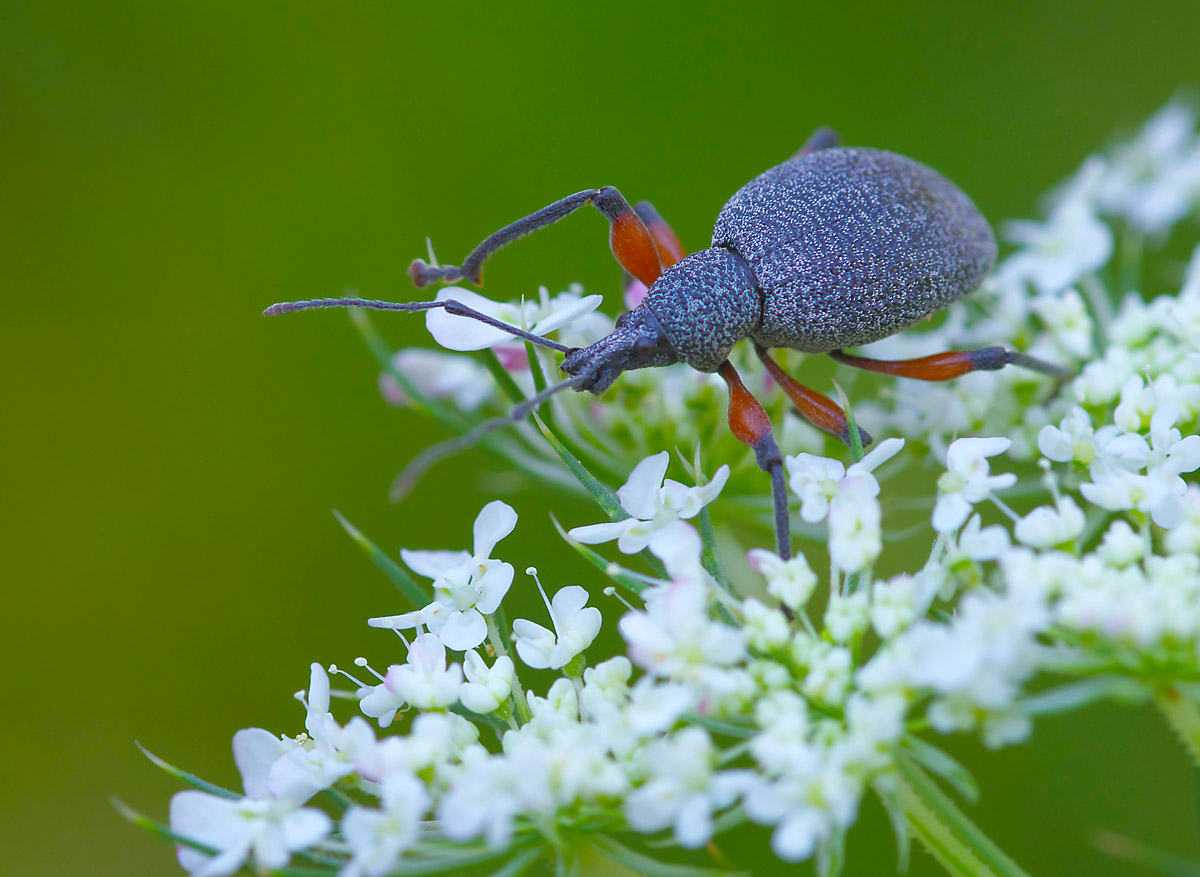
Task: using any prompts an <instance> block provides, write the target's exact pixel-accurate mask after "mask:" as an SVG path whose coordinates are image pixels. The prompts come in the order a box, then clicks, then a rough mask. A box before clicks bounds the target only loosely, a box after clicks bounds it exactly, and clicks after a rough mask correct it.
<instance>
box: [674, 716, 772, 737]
mask: <svg viewBox="0 0 1200 877" xmlns="http://www.w3.org/2000/svg"><path fill="white" fill-rule="evenodd" d="M683 721H684V722H685V723H686V724H689V725H699V726H700V727H701V728H705V729H707V730H709V731H712V732H713V733H714V734H721V735H722V736H725V737H737V738H739V739H745V738H747V737H753V736H754V734H755V733H756V732H757V730H758V729H757V728H756V727H755V726H754V725H735V724H733V723H732V722H722V721H721V720H720V719H710V718H709V717H708V716H702V715H700V714H699V713H684V714H683Z"/></svg>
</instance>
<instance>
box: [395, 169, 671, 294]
mask: <svg viewBox="0 0 1200 877" xmlns="http://www.w3.org/2000/svg"><path fill="white" fill-rule="evenodd" d="M586 204H591V205H592V206H594V207H595V208H596V209H597V210H599V211H600V212H601V213H602V214H603V215H604V216H605V218H607V219H608V221H609V223H610V225H609V234H608V242H609V246H611V247H612V252H613V255H614V256H615V257H616V259H617V261H618V262H619V263H620V264H621V267H622V268H624V269H625V270H626V271H628V272H629V273H630V274H632V275H633V276H634V277H636V278H637V279H638V280H640V281H642V283H644V284H646V285H647V286H650V285H651V284H652V283H654V281H655V280H656V279H657V278H658V275H659V274H660V273H661V272H662V265H661V264H660V263H659V257H658V250H657V249H656V248H655V246H654V238H653V237H651V234H650V231H649V230H648V229H647V228H646V224H645V223H644V222H643V221H642V219H641V218H640V217H639V216H638V215H637V213H635V212H634V210H633V208H632V207H630V206H629V202H628V201H626V200H625V196H624V195H622V194H621V193H620V192H618V191H617V190H616V189H615V188H613V187H612V186H604V187H602V188H600V189H585V190H584V191H582V192H576V193H575V194H574V195H569V196H567V197H566V198H563V199H562V200H561V201H555V202H554V203H553V204H550V205H549V206H547V207H543V208H542V209H541V210H539V211H537V212H536V213H531V214H529V215H528V216H526V217H524V218H523V219H518V220H517V221H516V222H514V223H511V224H510V225H506V226H504V228H502V229H500V230H499V231H496V232H493V233H492V234H490V235H488V236H487V238H485V239H484V241H483V243H481V244H480V245H479V246H477V247H476V248H475V249H474V250H472V251H471V253H470V255H468V256H467V258H466V259H465V260H464V261H463V263H462V267H461V268H460V267H458V266H457V265H443V266H441V267H434V266H432V265H429V264H428V263H426V262H425V260H424V259H415V260H414V261H413V263H412V264H411V265H409V267H408V276H409V277H411V278H412V279H413V283H415V284H416V285H417V286H428V285H429V284H431V283H436V282H438V281H441V282H443V283H454V282H456V281H458V280H461V279H464V278H465V279H467V280H469V281H471V283H473V284H475V285H476V286H482V285H483V263H484V262H486V261H487V259H488V257H489V256H491V255H492V254H493V253H495V252H496V251H497V250H499V249H501V248H502V247H506V246H508V245H509V244H511V243H512V242H513V241H515V240H517V238H521V237H524V236H525V235H527V234H531V233H533V232H535V231H538V230H539V229H542V228H545V227H546V226H548V225H553V224H554V223H556V222H558V221H559V220H560V219H565V218H566V217H568V216H570V215H571V214H572V213H574V212H575V211H576V210H578V209H579V208H580V207H583V206H584V205H586Z"/></svg>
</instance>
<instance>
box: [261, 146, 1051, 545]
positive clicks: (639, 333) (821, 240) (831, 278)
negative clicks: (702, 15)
mask: <svg viewBox="0 0 1200 877" xmlns="http://www.w3.org/2000/svg"><path fill="white" fill-rule="evenodd" d="M585 204H591V205H592V206H594V207H595V208H596V209H597V210H599V211H600V213H601V214H603V215H604V217H605V218H607V219H608V221H609V223H610V228H609V244H610V245H611V247H612V252H613V255H614V256H615V257H616V259H617V262H618V263H620V265H621V267H622V268H623V269H624V270H625V271H626V272H627V273H628V274H629V275H631V276H632V277H634V278H636V279H637V280H639V281H641V282H642V283H643V284H645V286H646V287H647V292H646V295H645V298H644V299H643V300H642V302H641V304H640V305H638V307H636V308H634V309H633V310H631V311H627V312H626V313H624V314H622V315H621V316H620V317H618V318H617V322H616V328H615V329H614V330H613V332H612V333H611V334H609V335H607V336H605V337H604V338H601V339H600V340H599V341H597V342H596V343H595V344H592V345H591V346H589V347H583V348H568V347H565V346H564V345H562V344H559V343H557V342H555V341H552V340H550V339H548V338H543V337H541V336H539V335H535V334H533V333H530V332H526V331H524V330H523V329H519V328H517V327H516V326H509V325H507V324H505V323H503V322H501V321H499V320H496V319H493V318H492V317H489V316H487V315H485V314H482V313H480V312H478V311H476V310H474V309H473V308H470V307H468V306H466V305H464V304H462V303H461V302H457V301H453V300H446V301H427V302H410V303H400V302H383V301H371V300H366V299H356V298H333V299H317V300H313V301H302V302H284V303H281V304H276V305H272V306H271V307H269V308H267V310H266V311H265V313H266V314H269V315H273V314H283V313H289V312H291V311H300V310H308V309H312V308H328V307H361V308H371V309H375V310H393V311H426V310H431V309H433V308H444V309H445V310H446V312H447V313H450V314H454V315H456V316H462V317H469V318H471V319H475V320H479V321H481V322H483V323H487V324H488V325H490V326H493V327H496V328H499V329H503V330H504V331H505V332H508V333H510V334H511V335H513V336H514V337H517V338H521V339H523V340H525V341H529V342H531V343H533V344H538V345H541V346H542V347H548V348H550V349H551V350H555V351H558V352H559V353H563V354H565V358H564V359H563V362H562V365H561V368H562V370H563V371H564V372H565V373H566V374H567V375H569V376H570V377H568V379H567V380H565V381H563V382H561V383H559V384H555V385H553V386H551V387H549V388H547V389H546V390H544V391H543V392H541V393H539V394H537V395H536V396H533V397H531V398H530V399H527V400H526V401H524V402H522V403H521V404H520V405H518V406H516V407H515V408H514V409H513V410H512V411H511V412H510V413H509V414H508V415H507V416H503V417H500V418H497V419H495V420H492V421H489V422H487V423H484V424H482V425H480V426H479V427H477V428H476V429H475V430H473V431H472V432H470V433H468V434H466V435H463V436H460V437H458V438H456V439H453V440H451V441H450V442H447V443H444V444H442V445H437V446H435V447H433V448H430V449H429V450H427V451H426V452H425V453H423V454H422V455H420V456H419V457H417V458H416V459H415V460H413V463H412V464H411V465H410V467H409V470H408V471H409V473H410V477H415V475H416V474H419V473H420V472H421V471H422V470H423V469H425V468H427V467H428V466H429V465H431V464H432V463H434V462H436V460H438V459H440V458H441V457H444V456H446V455H447V454H449V453H453V452H455V451H457V450H459V449H461V448H463V447H466V446H468V445H470V444H472V443H473V442H475V441H477V440H478V439H479V438H480V437H481V436H483V435H484V434H485V433H486V432H488V431H489V430H492V429H496V428H498V427H501V426H505V425H508V424H511V423H516V422H518V421H520V420H521V419H523V418H524V417H525V416H526V415H528V414H529V412H531V411H532V410H534V409H535V408H537V406H539V405H540V404H541V403H542V402H544V401H546V400H547V399H548V398H550V397H551V396H552V395H554V394H555V393H558V392H560V391H562V390H565V389H567V388H571V389H574V390H578V391H583V390H586V391H588V392H590V393H594V394H596V395H597V396H599V395H600V394H602V393H603V392H604V391H605V390H607V389H608V388H609V387H610V386H612V384H613V382H614V381H615V380H616V379H617V377H618V376H619V375H620V374H621V372H624V371H629V370H631V369H638V368H651V367H656V366H666V365H671V364H673V363H677V362H683V363H687V364H688V365H690V366H692V367H693V368H695V369H698V370H699V371H703V372H716V373H717V374H719V375H720V376H721V377H722V378H723V379H724V380H725V383H726V384H727V385H728V387H729V426H730V429H731V430H732V432H733V434H734V435H735V436H736V437H737V439H738V440H739V441H741V442H742V443H744V444H746V445H748V446H749V447H750V448H752V449H753V450H754V456H755V459H756V461H757V462H758V465H759V466H760V467H761V468H762V469H763V470H764V471H765V472H766V473H768V474H769V475H770V478H771V491H772V496H773V500H774V511H775V538H776V550H777V551H778V553H779V555H780V556H781V557H784V558H787V557H790V556H791V539H790V535H789V527H788V509H787V493H786V485H785V481H784V472H783V455H782V454H781V453H780V450H779V445H778V444H777V443H776V441H775V437H774V435H773V434H772V431H771V423H770V421H769V419H768V417H767V414H766V412H765V411H764V410H763V407H762V405H761V404H760V403H759V402H758V400H757V399H755V398H754V396H753V395H751V393H750V391H749V390H747V389H746V387H745V385H744V384H743V383H742V380H741V378H740V377H739V376H738V373H737V371H736V370H735V369H734V367H733V365H732V364H731V363H730V362H729V358H728V357H729V352H730V350H731V349H732V348H733V346H734V345H735V344H737V343H738V342H740V341H743V340H749V341H751V342H752V343H753V344H754V347H755V351H756V352H757V354H758V357H759V359H761V360H762V362H763V365H764V366H765V367H766V368H767V371H768V372H769V373H770V374H771V376H772V377H773V378H774V379H775V381H776V382H777V383H778V384H779V385H780V386H781V387H782V388H783V391H784V392H785V393H786V394H787V395H788V397H789V398H790V400H791V401H792V403H793V405H794V406H795V408H796V411H797V412H798V413H799V414H800V415H801V416H802V417H804V418H805V419H806V420H808V421H809V422H810V423H812V424H813V425H814V426H816V427H818V428H820V429H822V430H824V431H826V432H828V433H831V434H832V435H835V436H837V437H838V438H840V439H841V440H842V441H845V442H849V439H850V435H849V427H848V425H847V421H846V415H845V413H844V412H843V411H842V409H841V408H839V407H838V405H837V404H836V403H835V402H834V401H833V400H831V399H830V398H829V397H827V396H825V395H824V394H822V393H819V392H817V391H816V390H813V389H811V388H809V387H806V386H804V385H803V384H801V383H799V382H798V381H796V380H795V379H794V378H792V377H791V376H790V375H788V374H786V373H785V372H784V371H783V369H782V368H781V367H780V365H779V363H778V362H776V361H775V359H774V358H772V356H771V354H770V352H769V351H770V349H771V348H774V347H786V348H792V349H794V350H800V351H803V352H805V353H826V354H828V355H829V356H831V357H833V358H834V359H835V360H837V361H839V362H843V363H845V364H847V365H851V366H854V367H856V368H862V369H867V370H869V371H874V372H882V373H884V374H890V375H898V376H900V377H906V378H915V379H917V380H924V381H945V380H949V379H951V378H955V377H958V376H959V375H963V374H966V373H967V372H971V371H978V370H996V369H1000V368H1003V367H1004V366H1005V365H1009V364H1013V365H1019V366H1022V367H1024V368H1029V369H1034V370H1036V371H1040V372H1044V373H1046V374H1049V375H1053V376H1055V377H1065V376H1067V372H1065V371H1064V370H1063V369H1061V368H1059V367H1058V366H1056V365H1053V364H1051V363H1048V362H1043V361H1041V360H1039V359H1035V358H1033V357H1031V356H1027V355H1025V354H1023V353H1019V352H1016V351H1011V350H1005V349H1004V348H1003V347H984V348H980V349H976V350H958V351H950V352H946V353H939V354H935V355H933V356H924V357H920V358H918V359H908V360H896V361H884V360H876V359H868V358H865V357H861V356H853V355H851V354H848V353H845V352H844V351H845V350H846V349H848V348H853V347H858V346H860V345H863V344H868V343H870V342H872V341H877V340H878V339H880V338H884V337H886V336H888V335H892V334H895V333H896V332H899V331H900V330H902V329H905V328H907V327H908V326H911V325H912V324H913V323H915V322H917V321H918V320H920V319H922V318H924V317H926V316H928V315H929V314H931V313H933V312H935V311H937V310H940V309H941V308H944V307H946V306H947V305H948V304H950V303H951V302H953V301H955V300H957V299H959V298H962V297H963V296H964V295H966V294H967V293H969V292H971V291H972V290H974V289H975V288H976V287H978V285H979V284H980V282H981V281H982V280H983V278H984V276H985V275H986V274H987V272H988V271H989V270H990V269H991V267H992V264H993V263H994V261H995V258H996V240H995V237H994V236H993V234H992V230H991V228H990V227H989V226H988V223H987V221H986V220H985V219H984V218H983V216H982V215H981V214H980V212H979V211H978V210H977V209H976V207H975V205H974V204H973V203H972V202H971V200H970V199H969V198H968V197H967V196H966V195H965V194H963V192H962V191H961V190H960V189H959V188H958V187H957V186H955V185H954V184H953V183H952V182H950V181H949V180H947V179H946V178H945V177H943V176H942V175H941V174H939V173H937V172H936V171H934V170H931V169H930V168H928V167H925V166H924V165H922V164H919V163H918V162H916V161H913V160H912V159H910V158H906V157H904V156H902V155H897V154H895V153H892V152H886V151H883V150H879V149H865V148H858V147H840V146H838V145H837V136H836V135H835V134H834V133H833V132H832V131H830V130H829V129H819V130H818V131H816V132H815V133H814V134H813V135H812V137H810V138H809V140H808V142H807V143H806V144H805V145H804V147H803V148H802V149H800V151H799V152H797V153H796V154H795V155H794V156H792V157H791V158H790V159H789V160H787V161H785V162H783V163H782V164H780V165H777V166H775V167H773V168H771V169H770V170H768V171H766V172H764V173H762V174H760V175H759V176H757V177H755V178H754V179H753V180H751V181H750V182H749V183H747V184H746V185H745V186H743V187H742V188H741V189H739V190H738V191H737V192H736V193H735V194H734V195H733V197H732V198H730V199H729V201H728V202H727V203H726V205H725V207H724V208H723V209H722V210H721V212H720V214H719V215H718V216H717V221H716V226H715V228H714V230H713V237H712V245H711V246H710V247H709V248H708V249H705V250H700V251H699V252H696V253H692V254H691V255H685V253H684V251H683V247H682V246H681V245H680V243H679V238H678V237H677V236H676V235H675V233H674V232H673V231H672V230H671V228H670V226H668V225H667V224H666V223H665V222H664V221H663V220H662V218H661V217H660V216H659V215H658V213H657V212H656V211H655V210H654V208H653V207H652V206H651V205H650V204H649V203H647V202H641V203H639V204H638V205H637V207H636V208H632V207H630V206H629V203H628V202H627V201H626V200H625V198H624V197H623V196H622V195H621V193H620V192H619V191H617V190H616V189H615V188H613V187H612V186H605V187H603V188H600V189H588V190H585V191H583V192H577V193H575V194H574V195H570V196H568V197H566V198H563V199H562V200H561V201H556V202H555V203H553V204H551V205H549V206H548V207H543V208H542V209H541V210H539V211H537V212H536V213H532V214H530V215H529V216H526V217H525V218H524V219H519V220H517V221H516V222H514V223H512V224H511V225H507V226H505V227H504V228H502V229H500V230H499V231H497V232H495V233H494V234H492V235H489V236H488V237H487V238H486V239H485V240H484V241H483V243H481V244H480V245H479V246H478V247H476V248H475V249H474V250H473V251H472V252H471V254H470V255H469V256H467V258H466V260H465V261H464V262H463V264H462V266H461V267H456V266H452V265H447V266H441V267H435V266H431V265H428V264H426V263H425V262H424V261H423V260H420V259H418V260H416V261H414V262H413V263H412V265H411V266H410V267H409V270H408V273H409V275H410V276H411V277H412V279H413V281H414V283H415V284H416V285H417V286H418V287H424V286H428V285H430V284H432V283H439V282H440V283H454V282H457V281H459V280H463V279H465V280H468V281H470V282H471V283H473V284H475V285H476V286H482V285H483V273H482V272H483V263H484V262H485V261H486V260H487V258H488V257H489V256H491V255H492V254H493V253H495V252H496V251H497V250H499V249H500V248H501V247H504V246H506V245H508V244H510V243H512V242H513V241H515V240H516V239H517V238H520V237H523V236H524V235H527V234H530V233H531V232H535V231H537V230H538V229H541V228H544V227H546V226H548V225H551V224H552V223H555V222H558V221H559V220H560V219H563V218H564V217H566V216H568V215H569V214H571V213H573V212H574V211H575V210H577V209H579V208H580V207H583V206H584V205H585ZM859 437H860V439H861V441H862V444H863V446H866V445H868V444H870V443H871V437H870V436H869V435H867V434H866V432H864V431H862V430H861V429H860V430H859ZM410 483H411V481H410Z"/></svg>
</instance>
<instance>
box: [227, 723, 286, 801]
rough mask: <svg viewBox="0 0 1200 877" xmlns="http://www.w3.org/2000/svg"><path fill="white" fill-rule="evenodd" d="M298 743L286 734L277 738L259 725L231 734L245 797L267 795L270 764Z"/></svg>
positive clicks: (234, 756)
mask: <svg viewBox="0 0 1200 877" xmlns="http://www.w3.org/2000/svg"><path fill="white" fill-rule="evenodd" d="M299 745H300V744H299V743H297V742H296V741H295V740H292V739H289V738H287V737H282V738H281V737H277V736H276V735H274V734H272V733H271V732H270V731H266V730H264V729H262V728H243V729H242V730H240V731H238V732H237V733H236V734H234V735H233V760H234V762H235V763H236V764H237V768H238V773H240V774H241V775H242V785H243V787H244V788H245V790H246V797H248V798H266V797H267V796H268V795H270V794H271V792H270V790H269V789H268V788H267V776H268V774H269V773H270V771H271V766H272V765H273V764H274V763H275V762H276V761H278V760H279V759H280V758H281V757H282V756H284V755H286V754H287V753H288V752H291V751H292V750H293V749H295V748H296V747H297V746H299Z"/></svg>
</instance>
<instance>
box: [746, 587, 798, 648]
mask: <svg viewBox="0 0 1200 877" xmlns="http://www.w3.org/2000/svg"><path fill="white" fill-rule="evenodd" d="M790 635H791V631H790V630H789V629H788V622H787V619H786V618H785V617H784V616H783V613H782V612H780V611H779V610H778V609H772V608H770V607H769V606H764V605H763V604H762V603H760V602H759V601H758V600H756V599H754V598H753V597H747V598H746V599H745V600H743V601H742V637H743V639H745V641H746V645H748V646H749V647H750V648H752V649H754V650H756V651H759V652H771V651H774V650H776V649H779V648H782V647H783V646H785V645H787V641H788V638H789V637H790Z"/></svg>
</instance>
